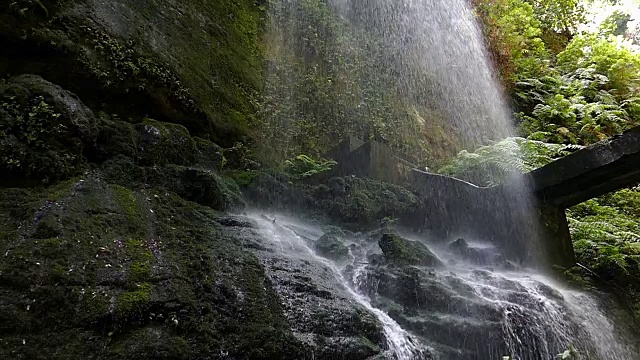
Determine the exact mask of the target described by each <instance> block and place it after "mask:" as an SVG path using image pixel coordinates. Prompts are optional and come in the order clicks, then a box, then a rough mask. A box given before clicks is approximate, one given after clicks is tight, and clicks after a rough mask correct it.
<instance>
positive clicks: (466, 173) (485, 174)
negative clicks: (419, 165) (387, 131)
mask: <svg viewBox="0 0 640 360" xmlns="http://www.w3.org/2000/svg"><path fill="white" fill-rule="evenodd" d="M578 149H580V147H579V146H566V145H560V144H550V143H544V142H541V141H535V140H528V139H523V138H507V139H503V140H500V141H497V142H493V143H491V144H490V145H487V146H482V147H480V148H478V149H477V150H476V151H474V152H468V151H466V150H463V151H461V152H460V153H459V154H458V156H457V157H456V158H454V159H453V160H452V161H451V162H450V163H449V164H447V165H445V166H444V167H442V168H441V169H440V170H439V172H440V173H443V174H446V175H450V176H455V177H457V178H460V179H464V180H467V181H470V182H472V183H474V184H477V185H483V186H490V185H496V184H499V183H501V182H502V181H503V180H504V179H505V178H507V177H508V176H510V175H512V174H516V173H525V172H529V171H531V170H533V169H536V168H538V167H541V166H543V165H546V164H548V163H550V162H552V161H553V160H555V159H557V158H560V157H563V156H565V155H568V154H569V153H571V152H572V151H575V150H578Z"/></svg>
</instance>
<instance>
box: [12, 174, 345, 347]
mask: <svg viewBox="0 0 640 360" xmlns="http://www.w3.org/2000/svg"><path fill="white" fill-rule="evenodd" d="M83 180H84V181H77V182H74V183H71V182H65V183H60V184H56V185H53V186H51V187H50V188H48V189H47V190H39V189H28V190H26V189H0V219H2V221H0V238H1V239H2V241H0V251H1V253H2V256H3V257H2V261H0V274H1V275H0V332H1V333H2V334H3V335H2V346H1V347H0V358H2V359H39V358H43V356H44V357H49V355H51V354H56V353H58V354H59V352H60V351H63V350H61V349H64V358H66V359H73V360H75V359H83V358H86V356H85V355H86V354H87V353H93V354H99V357H104V358H114V359H115V358H141V359H142V358H157V359H169V358H170V359H208V358H212V356H214V358H216V356H218V354H226V353H227V354H228V357H229V358H235V359H240V358H244V359H265V360H266V359H289V360H297V359H306V358H307V354H308V353H309V352H308V349H307V348H306V346H305V345H303V344H302V343H301V342H300V341H299V340H297V339H296V338H295V337H294V335H293V333H292V332H291V327H290V325H289V323H288V321H287V318H286V317H285V315H284V312H283V308H282V306H281V300H280V298H279V297H278V294H277V293H276V292H275V290H274V288H273V285H272V282H271V280H270V279H269V277H268V276H267V275H266V274H265V272H264V268H263V267H262V265H261V264H260V262H259V261H258V259H257V258H256V257H255V256H254V255H253V254H251V253H249V252H247V251H245V250H244V249H243V247H242V240H241V234H240V233H239V232H241V231H243V230H250V229H245V228H225V227H221V226H220V225H218V223H217V222H216V218H217V217H218V216H219V214H218V213H217V212H215V211H212V210H211V209H209V208H207V207H205V206H201V205H198V204H196V203H194V202H189V201H185V200H184V199H182V198H180V197H178V196H176V195H175V194H171V193H167V192H166V191H162V190H159V189H145V190H132V189H130V188H128V187H124V186H120V185H112V184H109V183H107V182H105V180H104V179H103V178H100V177H94V176H88V177H85V178H84V179H83ZM80 184H81V185H80ZM78 189H81V191H79V190H78ZM52 197H53V198H52ZM51 204H53V205H51ZM16 209H18V210H19V211H17V210H16ZM22 213H24V215H19V214H22ZM36 213H38V214H40V215H39V216H36V215H37V214H36ZM34 219H37V221H34ZM18 224H22V226H21V227H20V228H19V225H18ZM27 295H28V296H27ZM336 318H337V319H339V317H338V316H336ZM25 345H26V346H25ZM43 354H49V355H43ZM212 354H215V355H212ZM52 356H54V357H55V355H52ZM221 356H222V355H221ZM225 356H227V355H225Z"/></svg>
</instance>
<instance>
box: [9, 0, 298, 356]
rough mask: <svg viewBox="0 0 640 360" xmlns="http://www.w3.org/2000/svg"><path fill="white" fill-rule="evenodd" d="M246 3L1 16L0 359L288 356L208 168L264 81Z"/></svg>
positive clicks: (274, 303)
mask: <svg viewBox="0 0 640 360" xmlns="http://www.w3.org/2000/svg"><path fill="white" fill-rule="evenodd" d="M260 17H261V10H260V8H259V5H258V4H255V3H254V2H253V1H197V0H196V1H98V0H96V1H93V0H87V1H47V0H17V1H4V2H2V4H0V47H2V49H3V51H2V54H1V55H0V78H2V80H1V82H0V149H1V153H2V155H1V156H0V174H1V176H0V178H1V181H0V186H1V187H0V219H1V221H0V251H1V252H2V259H1V260H0V323H1V325H0V338H1V339H2V340H0V343H1V344H2V345H1V346H0V348H1V350H0V358H3V359H53V358H55V359H87V358H94V359H106V358H114V359H116V358H117V359H124V358H153V359H162V358H166V359H169V358H171V359H179V358H183V359H187V358H189V359H193V358H200V359H205V358H208V359H214V358H215V359H217V358H220V359H222V358H239V357H242V358H255V359H275V358H283V359H284V358H288V359H300V358H304V357H305V356H306V355H304V354H305V352H304V351H303V346H302V345H301V343H300V342H299V341H297V340H296V339H295V338H294V337H293V335H292V332H291V330H290V326H289V324H288V323H287V322H286V319H285V317H284V315H283V311H282V309H281V305H280V301H279V298H278V296H277V295H276V294H275V292H274V291H273V289H272V287H271V283H270V281H269V279H268V278H267V276H266V274H265V272H264V270H263V267H262V265H261V264H260V262H259V261H258V260H257V258H256V257H255V256H253V255H252V254H251V253H249V252H247V251H245V250H243V248H242V246H241V240H240V239H241V238H240V237H239V236H238V234H236V233H234V232H233V231H228V230H225V228H224V227H223V226H222V225H220V224H219V223H217V222H216V219H217V218H219V216H220V214H221V213H220V212H221V211H228V210H234V209H235V210H237V209H242V207H243V206H244V203H243V201H242V200H241V198H240V196H239V195H238V189H237V186H235V184H233V183H230V182H227V181H225V180H223V179H222V178H220V177H219V176H218V175H216V174H215V171H214V170H216V169H217V168H218V167H219V166H220V163H221V161H222V154H221V151H220V149H221V148H220V147H219V146H218V145H216V143H217V144H220V145H222V146H226V145H230V144H233V143H234V142H235V141H239V140H242V138H243V136H244V134H245V128H246V126H247V125H248V124H249V123H250V122H251V121H252V117H253V114H254V112H255V109H254V108H253V105H252V99H253V98H254V94H255V92H256V89H257V88H258V87H259V84H260V81H261V80H260V76H261V75H260V72H261V69H260V66H261V63H260V55H259V53H258V48H257V39H258V31H259V27H260V21H261V19H260Z"/></svg>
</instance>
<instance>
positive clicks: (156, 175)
mask: <svg viewBox="0 0 640 360" xmlns="http://www.w3.org/2000/svg"><path fill="white" fill-rule="evenodd" d="M145 170H146V172H145V177H146V179H145V182H146V183H147V184H149V185H152V186H156V187H161V188H164V189H167V190H169V191H172V192H175V193H176V194H178V195H180V196H182V197H183V198H185V199H187V200H190V201H194V202H196V203H198V204H202V205H206V206H209V207H211V208H212V209H215V210H219V211H228V210H230V211H242V210H243V209H244V207H245V206H246V205H245V203H244V200H242V196H241V195H240V194H239V190H238V188H237V186H236V185H235V184H233V183H231V182H229V181H227V180H225V179H223V178H221V177H220V176H218V175H216V174H215V173H213V172H211V171H208V170H203V169H198V168H190V167H183V166H176V165H170V166H166V167H162V168H146V169H145Z"/></svg>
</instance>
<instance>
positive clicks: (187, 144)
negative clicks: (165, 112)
mask: <svg viewBox="0 0 640 360" xmlns="http://www.w3.org/2000/svg"><path fill="white" fill-rule="evenodd" d="M135 128H136V130H137V132H138V136H139V138H140V141H139V142H138V149H139V151H138V153H139V159H140V160H139V162H140V164H141V165H147V166H148V165H165V164H176V165H193V164H195V163H196V161H197V154H198V150H197V149H196V142H195V141H194V140H193V139H192V138H191V136H190V135H189V131H188V130H187V129H186V128H185V127H184V126H182V125H178V124H171V123H164V122H159V121H155V120H152V119H144V121H143V122H142V123H141V124H136V125H135Z"/></svg>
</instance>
